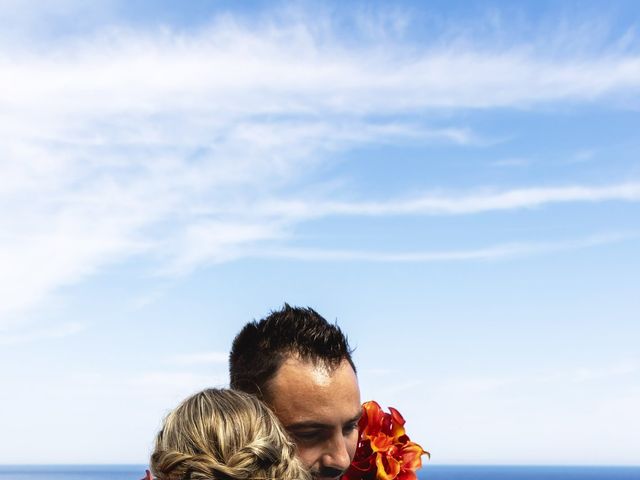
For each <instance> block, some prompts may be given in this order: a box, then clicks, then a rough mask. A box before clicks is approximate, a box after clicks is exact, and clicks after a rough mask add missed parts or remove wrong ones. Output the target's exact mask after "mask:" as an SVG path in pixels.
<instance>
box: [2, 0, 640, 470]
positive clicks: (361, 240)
mask: <svg viewBox="0 0 640 480" xmlns="http://www.w3.org/2000/svg"><path fill="white" fill-rule="evenodd" d="M0 10H1V11H2V16H3V18H5V19H6V20H7V21H5V22H3V25H4V26H3V27H2V29H1V30H0V71H1V72H2V75H1V76H0V104H1V105H2V108H1V109H0V112H1V117H0V135H1V136H2V141H1V142H0V206H1V208H0V224H1V225H2V228H1V229H0V242H1V243H0V246H1V248H0V266H1V268H0V298H2V302H0V365H2V367H1V368H0V382H1V383H2V389H1V390H0V401H1V403H0V404H1V405H2V408H1V409H0V424H1V425H2V426H3V433H4V435H3V440H0V463H145V462H146V459H147V456H148V453H149V449H150V447H151V442H152V438H153V436H154V434H155V432H156V431H157V429H158V427H159V425H160V421H161V418H162V416H163V415H164V414H165V413H166V412H167V411H168V409H170V408H171V407H173V406H175V404H177V402H178V401H179V400H181V399H182V398H184V397H185V396H187V395H188V394H190V393H192V392H194V391H197V390H199V389H201V388H204V387H207V386H224V385H225V384H226V382H227V372H226V354H227V352H228V349H229V346H230V344H231V341H232V339H233V336H234V335H235V333H237V331H238V330H239V329H240V328H241V326H242V325H243V324H244V323H245V322H247V321H249V320H251V319H254V318H261V317H263V316H264V315H265V314H267V313H268V312H269V311H270V310H272V309H276V308H279V307H280V306H281V305H282V304H283V303H284V302H289V303H291V304H296V305H308V306H311V307H313V308H315V309H317V310H318V311H319V312H320V313H321V314H323V315H324V316H325V317H327V318H328V319H330V320H337V321H338V322H339V324H340V325H341V326H342V327H343V329H344V330H345V331H346V332H347V333H348V335H349V338H350V340H351V343H352V344H353V345H354V346H355V347H356V353H355V359H356V362H357V364H358V366H359V377H360V382H361V387H362V392H363V400H364V399H376V400H378V401H379V402H380V403H381V404H383V405H385V406H389V405H391V406H395V407H396V408H398V409H399V410H400V411H401V412H403V414H404V415H405V416H406V418H407V419H408V425H407V426H408V431H409V433H410V434H411V435H412V438H413V439H415V440H416V441H418V442H419V443H421V444H422V445H423V446H424V447H425V448H427V449H428V450H430V451H431V452H432V455H433V459H432V462H433V463H434V464H435V463H438V464H444V463H460V464H627V465H631V464H635V465H637V464H638V456H637V448H635V446H636V445H638V444H640V437H639V433H638V432H640V414H639V413H638V408H637V405H639V404H640V352H639V350H638V343H639V342H638V340H639V339H640V324H639V322H638V313H637V312H638V311H640V308H639V307H640V301H639V300H638V299H640V283H639V281H638V273H637V272H638V271H639V270H640V255H639V254H640V225H639V221H638V219H639V218H640V206H639V202H640V163H639V161H638V152H639V151H640V140H639V138H640V137H639V136H638V133H637V132H638V127H639V126H640V114H639V109H640V96H639V93H640V48H639V47H640V37H639V33H638V32H639V30H638V28H639V25H640V7H638V4H637V3H636V2H611V4H610V5H609V4H608V5H607V6H604V5H603V4H602V3H601V2H529V3H527V2H521V3H520V4H518V5H515V4H509V5H507V4H506V2H416V3H411V2H395V3H393V4H392V5H389V4H385V3H382V2H379V3H366V4H365V3H350V4H348V5H347V6H344V5H339V4H331V3H323V4H319V3H313V2H301V3H296V4H288V3H287V4H285V3H282V4H274V3H271V2H250V3H242V4H240V3H238V2H196V1H194V2H189V3H178V2H151V1H138V2H124V1H123V2H115V1H113V2H112V1H99V2H93V3H92V5H91V7H90V8H89V7H87V6H85V5H83V2H77V1H73V0H67V1H60V2H56V3H55V4H54V3H51V4H48V5H45V6H43V5H41V4H40V3H36V2H15V1H4V2H0Z"/></svg>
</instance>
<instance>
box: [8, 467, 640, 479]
mask: <svg viewBox="0 0 640 480" xmlns="http://www.w3.org/2000/svg"><path fill="white" fill-rule="evenodd" d="M145 468H146V466H145V465H0V480H63V479H69V480H139V479H140V478H142V477H143V475H144V471H145ZM418 477H419V479H420V480H640V466H524V465H523V466H513V465H427V466H425V467H424V468H423V469H422V470H420V471H419V472H418Z"/></svg>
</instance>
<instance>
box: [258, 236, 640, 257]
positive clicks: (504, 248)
mask: <svg viewBox="0 0 640 480" xmlns="http://www.w3.org/2000/svg"><path fill="white" fill-rule="evenodd" d="M636 238H638V235H637V234H617V233H613V234H605V235H594V236H591V237H586V238H583V239H580V240H573V241H564V242H538V243H533V242H532V243H512V244H502V245H495V246H491V247H486V248H479V249H474V250H443V251H419V252H400V253H398V252H370V251H362V250H320V249H301V248H285V249H280V250H278V249H263V250H260V251H257V252H254V253H253V255H255V256H258V257H267V258H288V259H295V260H306V261H364V262H455V261H469V260H476V261H479V260H500V259H505V258H517V257H523V256H529V255H536V254H541V253H550V252H558V251H563V250H573V249H577V248H588V247H594V246H599V245H606V244H610V243H616V242H621V241H624V240H629V239H636ZM249 255H250V254H249Z"/></svg>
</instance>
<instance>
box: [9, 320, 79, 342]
mask: <svg viewBox="0 0 640 480" xmlns="http://www.w3.org/2000/svg"><path fill="white" fill-rule="evenodd" d="M85 328H86V326H85V325H83V324H81V323H78V322H67V323H62V324H59V325H54V326H49V327H39V328H22V329H19V330H11V331H9V332H3V331H1V330H0V345H15V344H21V343H29V342H33V341H39V340H52V339H58V338H65V337H69V336H72V335H76V334H78V333H80V332H82V331H83V330H84V329H85Z"/></svg>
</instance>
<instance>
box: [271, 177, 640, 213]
mask: <svg viewBox="0 0 640 480" xmlns="http://www.w3.org/2000/svg"><path fill="white" fill-rule="evenodd" d="M604 201H628V202H637V201H640V183H621V184H612V185H605V186H587V185H568V186H560V187H531V188H518V189H512V190H503V191H484V192H478V193H462V194H454V195H452V194H429V195H424V196H421V197H416V198H409V199H404V200H399V199H390V200H387V201H369V202H349V203H347V202H324V203H322V202H304V201H283V200H280V201H278V202H272V203H270V204H265V205H264V206H263V208H264V210H265V212H269V213H274V214H275V213H280V214H287V215H291V216H298V217H300V218H313V217H322V216H327V215H369V216H380V215H463V214H474V213H483V212H492V211H501V210H517V209H525V208H537V207H541V206H544V205H548V204H556V203H572V202H604Z"/></svg>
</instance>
